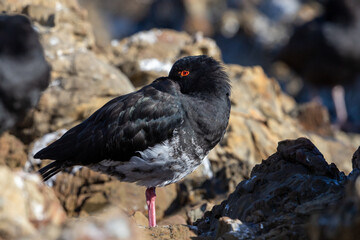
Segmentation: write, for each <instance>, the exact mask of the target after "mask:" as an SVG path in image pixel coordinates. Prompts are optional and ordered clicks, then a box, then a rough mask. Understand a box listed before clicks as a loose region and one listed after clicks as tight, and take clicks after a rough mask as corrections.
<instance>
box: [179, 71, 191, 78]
mask: <svg viewBox="0 0 360 240" xmlns="http://www.w3.org/2000/svg"><path fill="white" fill-rule="evenodd" d="M179 74H180V75H181V76H182V77H185V76H187V75H189V74H190V72H189V71H186V70H182V71H181V72H179Z"/></svg>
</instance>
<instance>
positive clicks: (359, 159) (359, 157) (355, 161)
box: [351, 147, 360, 169]
mask: <svg viewBox="0 0 360 240" xmlns="http://www.w3.org/2000/svg"><path fill="white" fill-rule="evenodd" d="M351 162H352V167H353V169H355V168H358V169H360V147H359V148H358V149H357V150H356V152H355V153H354V155H353V157H352V159H351Z"/></svg>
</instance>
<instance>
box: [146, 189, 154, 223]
mask: <svg viewBox="0 0 360 240" xmlns="http://www.w3.org/2000/svg"><path fill="white" fill-rule="evenodd" d="M145 196H146V204H147V206H148V214H149V227H155V226H156V214H155V199H156V193H155V188H154V187H151V188H147V189H146V192H145Z"/></svg>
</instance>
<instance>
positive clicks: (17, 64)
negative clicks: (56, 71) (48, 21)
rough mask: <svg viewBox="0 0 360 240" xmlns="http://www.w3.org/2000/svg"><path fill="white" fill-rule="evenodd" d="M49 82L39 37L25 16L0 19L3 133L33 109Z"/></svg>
mask: <svg viewBox="0 0 360 240" xmlns="http://www.w3.org/2000/svg"><path fill="white" fill-rule="evenodd" d="M49 79H50V66H49V65H48V63H47V62H46V61H45V58H44V53H43V49H42V46H41V44H40V42H39V39H38V35H37V33H36V32H35V31H34V29H33V28H32V26H31V23H30V21H29V19H28V18H27V17H25V16H23V15H13V16H12V15H6V14H1V15H0V133H2V132H3V131H5V130H6V129H9V128H11V127H13V126H14V125H15V123H16V122H17V121H18V120H20V119H21V118H22V117H23V116H24V114H25V113H26V112H27V110H28V109H29V108H31V107H34V106H35V105H36V103H37V101H38V99H39V97H40V94H41V91H42V90H44V89H45V88H46V87H47V86H48V84H49Z"/></svg>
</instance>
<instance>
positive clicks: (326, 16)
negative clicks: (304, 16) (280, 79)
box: [278, 0, 360, 125]
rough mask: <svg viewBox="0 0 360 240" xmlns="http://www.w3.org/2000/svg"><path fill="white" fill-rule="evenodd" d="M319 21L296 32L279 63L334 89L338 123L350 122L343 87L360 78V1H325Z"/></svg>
mask: <svg viewBox="0 0 360 240" xmlns="http://www.w3.org/2000/svg"><path fill="white" fill-rule="evenodd" d="M322 2H324V12H323V14H322V15H321V16H319V17H318V18H316V19H314V20H312V21H310V22H308V23H305V24H304V25H302V26H299V27H298V28H296V29H295V30H294V34H293V35H292V36H291V38H290V40H289V42H288V44H287V45H286V46H285V47H284V48H283V49H282V50H281V52H280V54H279V56H278V59H279V60H281V61H284V62H285V63H287V64H288V65H289V66H290V67H291V68H292V69H293V70H294V71H295V72H297V73H298V74H299V75H301V76H302V77H303V78H304V80H305V81H307V82H309V83H310V84H311V85H312V86H315V87H317V88H319V87H327V86H329V87H332V97H333V101H334V105H335V110H336V115H337V121H338V123H339V124H340V125H344V124H345V123H346V121H347V111H346V106H345V95H344V94H345V92H344V88H343V85H347V84H351V83H353V82H355V81H356V79H357V78H358V77H359V75H360V67H359V66H360V45H359V44H358V41H359V34H360V14H359V13H360V1H358V0H324V1H322Z"/></svg>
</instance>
